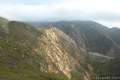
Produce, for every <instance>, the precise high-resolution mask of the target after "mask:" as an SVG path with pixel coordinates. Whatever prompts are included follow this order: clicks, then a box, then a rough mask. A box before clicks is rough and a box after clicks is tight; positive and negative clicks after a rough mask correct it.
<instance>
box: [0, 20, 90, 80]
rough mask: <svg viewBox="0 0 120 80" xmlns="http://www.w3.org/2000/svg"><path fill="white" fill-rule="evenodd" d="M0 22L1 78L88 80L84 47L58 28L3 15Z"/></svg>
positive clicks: (15, 79) (19, 79) (88, 68)
mask: <svg viewBox="0 0 120 80" xmlns="http://www.w3.org/2000/svg"><path fill="white" fill-rule="evenodd" d="M3 22H4V23H3ZM0 23H1V24H0V33H2V34H0V79H3V80H68V79H72V80H80V79H81V80H86V79H87V80H91V76H92V74H91V73H92V69H91V66H90V65H89V64H88V63H87V61H86V59H85V58H86V52H85V50H84V49H81V48H80V47H78V46H77V44H76V42H75V41H74V40H73V39H72V38H70V37H69V36H68V35H66V34H65V33H64V32H62V31H61V30H59V29H57V28H54V27H48V28H40V29H36V28H34V27H32V26H30V25H27V24H25V23H23V22H17V21H8V20H6V19H3V18H0Z"/></svg>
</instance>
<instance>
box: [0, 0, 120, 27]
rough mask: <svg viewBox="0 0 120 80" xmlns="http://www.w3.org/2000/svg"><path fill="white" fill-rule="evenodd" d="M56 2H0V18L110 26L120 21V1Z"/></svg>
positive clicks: (72, 0)
mask: <svg viewBox="0 0 120 80" xmlns="http://www.w3.org/2000/svg"><path fill="white" fill-rule="evenodd" d="M35 1H36V2H38V0H35ZM40 1H41V0H40ZM52 1H53V3H52ZM56 1H57V0H51V2H50V3H45V2H44V4H42V3H40V4H31V3H32V2H31V3H30V4H29V3H26V2H23V3H22V2H19V1H18V2H17V0H12V2H11V0H6V1H5V0H4V1H0V2H1V3H0V16H2V17H6V18H8V19H11V20H23V21H27V20H31V21H38V20H39V21H43V20H48V21H55V20H94V21H98V22H102V23H105V22H107V23H110V24H113V25H112V26H118V23H119V21H120V10H119V8H120V5H119V4H120V0H60V1H57V2H56ZM111 22H112V23H111ZM113 22H114V23H113ZM115 23H117V25H116V24H115ZM105 25H106V24H105Z"/></svg>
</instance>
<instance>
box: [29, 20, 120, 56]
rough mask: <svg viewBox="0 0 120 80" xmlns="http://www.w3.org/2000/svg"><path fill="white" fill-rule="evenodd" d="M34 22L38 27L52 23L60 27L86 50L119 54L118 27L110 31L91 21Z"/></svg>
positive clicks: (110, 54) (112, 54) (113, 54)
mask: <svg viewBox="0 0 120 80" xmlns="http://www.w3.org/2000/svg"><path fill="white" fill-rule="evenodd" d="M31 24H33V23H31ZM34 24H35V23H34ZM34 24H33V25H34ZM36 24H37V25H38V24H39V27H41V26H42V27H43V26H45V27H46V26H47V25H52V26H55V27H57V28H60V29H62V30H63V31H64V32H65V33H66V34H68V35H69V36H70V37H71V38H73V39H75V41H76V43H77V44H79V45H80V46H82V47H83V48H86V49H87V51H90V52H98V53H101V54H105V55H109V56H117V55H119V52H120V45H119V44H118V43H119V41H120V40H119V37H118V35H119V29H117V30H118V31H117V32H116V31H112V29H110V28H107V27H106V26H104V25H101V24H99V23H96V22H93V21H60V22H59V21H58V22H46V23H45V22H44V23H36Z"/></svg>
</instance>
